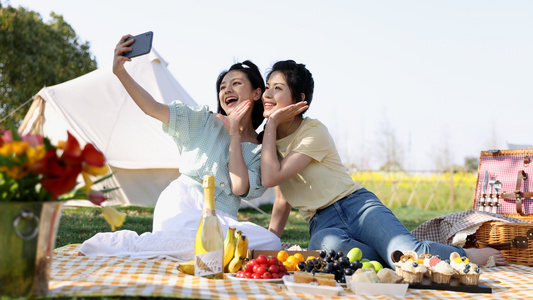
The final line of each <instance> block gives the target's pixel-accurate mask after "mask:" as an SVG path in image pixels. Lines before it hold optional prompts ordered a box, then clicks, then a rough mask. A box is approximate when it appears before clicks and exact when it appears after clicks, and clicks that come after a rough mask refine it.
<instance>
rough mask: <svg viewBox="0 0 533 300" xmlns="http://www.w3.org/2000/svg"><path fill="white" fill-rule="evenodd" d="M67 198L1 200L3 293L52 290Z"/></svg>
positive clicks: (23, 294)
mask: <svg viewBox="0 0 533 300" xmlns="http://www.w3.org/2000/svg"><path fill="white" fill-rule="evenodd" d="M62 209H63V202H61V201H48V202H1V201H0V295H2V296H12V297H42V296H46V294H47V293H48V283H49V280H50V269H51V266H52V255H53V251H54V248H55V242H56V236H57V229H58V227H59V220H60V218H61V212H62Z"/></svg>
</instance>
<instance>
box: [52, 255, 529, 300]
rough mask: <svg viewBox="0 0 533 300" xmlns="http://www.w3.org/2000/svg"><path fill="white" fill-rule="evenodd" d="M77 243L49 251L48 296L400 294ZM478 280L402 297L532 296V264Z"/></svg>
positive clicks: (485, 273)
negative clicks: (207, 272)
mask: <svg viewBox="0 0 533 300" xmlns="http://www.w3.org/2000/svg"><path fill="white" fill-rule="evenodd" d="M78 249H79V245H68V246H65V247H62V248H58V249H56V250H54V257H53V263H52V270H51V279H50V291H49V293H48V296H49V297H51V296H62V297H74V296H78V297H80V296H112V295H116V296H155V297H175V298H200V299H232V300H233V299H281V300H284V299H399V298H401V297H387V296H386V295H371V296H370V295H355V294H353V293H352V292H351V291H349V290H348V289H346V290H345V291H344V292H342V293H341V294H340V295H339V296H321V295H316V294H311V293H294V292H290V291H288V290H287V289H286V287H285V285H284V284H283V283H265V282H260V281H257V280H256V281H242V280H240V281H236V280H231V279H224V280H208V279H204V278H199V277H195V276H190V275H186V274H183V273H181V272H179V271H177V268H176V267H177V264H178V263H177V262H176V261H172V260H166V259H130V258H123V257H98V258H89V257H86V256H77V253H78ZM480 280H481V282H482V283H484V284H486V285H487V286H489V287H491V288H492V294H487V293H464V292H453V291H442V290H424V289H408V290H407V294H406V296H405V297H404V298H402V299H428V300H435V299H465V298H467V299H523V298H529V297H531V295H533V268H531V267H525V266H521V265H511V266H507V267H493V268H483V273H482V275H481V279H480Z"/></svg>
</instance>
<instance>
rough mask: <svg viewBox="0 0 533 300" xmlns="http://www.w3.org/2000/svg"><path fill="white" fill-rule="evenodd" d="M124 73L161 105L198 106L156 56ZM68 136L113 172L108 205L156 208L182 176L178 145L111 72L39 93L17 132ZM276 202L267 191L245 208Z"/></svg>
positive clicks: (136, 60)
mask: <svg viewBox="0 0 533 300" xmlns="http://www.w3.org/2000/svg"><path fill="white" fill-rule="evenodd" d="M125 67H126V69H127V70H128V72H129V73H130V74H131V76H132V77H133V78H134V79H135V80H136V81H137V82H138V83H139V84H140V85H141V86H142V87H144V88H145V89H146V90H147V91H148V92H149V93H150V94H151V95H152V96H153V97H154V98H155V99H156V100H157V101H160V102H163V103H167V104H168V103H171V102H172V101H174V100H181V101H182V102H184V103H186V104H188V105H193V106H194V105H196V102H195V101H194V100H193V99H192V98H191V97H190V96H189V94H187V92H186V91H185V89H184V88H183V87H182V86H181V85H180V84H179V83H178V82H177V81H176V79H175V78H174V77H173V76H172V74H171V73H170V72H169V70H168V69H167V63H166V62H165V60H164V59H163V58H162V57H161V56H159V54H158V53H157V52H156V51H155V50H153V49H152V52H150V53H149V54H148V55H143V56H139V57H136V58H133V60H132V61H131V62H129V63H126V64H125ZM67 131H69V132H70V133H71V134H72V135H74V136H75V137H76V138H77V139H78V141H79V142H80V143H81V144H85V143H88V142H91V143H93V144H94V145H95V146H96V147H97V148H98V149H99V150H100V151H102V152H103V153H104V155H105V156H106V159H107V163H108V166H109V167H110V169H111V170H112V171H114V172H115V176H113V178H112V179H109V180H107V181H106V182H105V187H120V189H118V190H115V191H113V192H111V193H110V194H109V195H108V196H110V199H109V200H108V201H107V205H141V206H153V205H155V203H156V201H157V198H158V197H159V194H160V193H161V191H162V190H163V189H164V188H165V187H166V186H167V185H168V184H169V183H170V182H171V181H172V180H174V179H176V178H177V177H178V176H179V175H180V173H179V170H178V167H179V153H178V149H177V147H176V144H175V143H174V141H173V140H172V138H170V136H168V135H167V134H166V133H164V132H163V130H162V127H161V122H159V121H157V120H155V119H153V118H152V117H150V116H147V115H145V114H144V113H143V112H142V111H141V110H140V109H139V108H138V107H137V105H136V104H135V103H134V102H133V100H132V99H131V98H130V96H129V95H128V93H127V92H126V90H125V89H124V87H123V86H122V84H121V83H120V81H119V80H118V79H117V77H116V76H115V75H114V74H113V73H112V71H111V69H105V70H104V69H98V70H95V71H93V72H90V73H88V74H86V75H83V76H80V77H78V78H75V79H73V80H70V81H67V82H64V83H61V84H58V85H55V86H51V87H45V88H43V89H41V90H40V91H39V92H38V93H37V95H36V96H35V97H34V100H33V103H32V105H31V107H30V109H29V110H28V112H27V114H26V117H25V118H24V121H23V122H22V124H21V126H20V127H19V132H21V133H29V132H32V133H40V134H43V135H45V136H47V137H49V138H50V140H51V141H52V143H54V144H55V143H57V141H59V140H66V138H67ZM102 187H103V185H100V186H99V188H102ZM273 199H274V193H273V191H272V190H270V189H269V190H268V192H267V193H265V195H264V196H263V197H261V198H259V199H255V200H254V201H253V203H250V202H249V201H245V203H243V205H242V207H246V206H252V207H254V208H256V209H257V205H260V204H263V203H271V202H272V201H273ZM87 202H88V201H82V202H79V201H77V202H70V204H77V205H83V204H84V203H85V204H86V203H87Z"/></svg>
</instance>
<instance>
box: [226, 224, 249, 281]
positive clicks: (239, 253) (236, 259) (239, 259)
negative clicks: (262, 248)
mask: <svg viewBox="0 0 533 300" xmlns="http://www.w3.org/2000/svg"><path fill="white" fill-rule="evenodd" d="M236 235H237V236H236V237H235V238H236V239H237V243H236V245H235V253H234V255H233V259H232V260H231V261H230V262H229V265H228V272H230V273H236V272H238V271H239V270H240V269H241V268H242V264H243V263H244V258H245V257H246V255H247V254H248V239H247V238H246V236H245V235H242V231H241V230H239V231H237V232H236Z"/></svg>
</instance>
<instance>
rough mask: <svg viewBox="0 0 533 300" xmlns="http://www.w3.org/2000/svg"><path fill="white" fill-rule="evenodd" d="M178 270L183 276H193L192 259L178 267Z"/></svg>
mask: <svg viewBox="0 0 533 300" xmlns="http://www.w3.org/2000/svg"><path fill="white" fill-rule="evenodd" d="M178 270H179V271H180V272H183V273H185V274H189V275H194V259H193V260H189V261H188V262H185V263H180V264H179V265H178Z"/></svg>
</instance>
